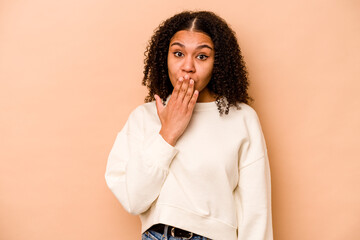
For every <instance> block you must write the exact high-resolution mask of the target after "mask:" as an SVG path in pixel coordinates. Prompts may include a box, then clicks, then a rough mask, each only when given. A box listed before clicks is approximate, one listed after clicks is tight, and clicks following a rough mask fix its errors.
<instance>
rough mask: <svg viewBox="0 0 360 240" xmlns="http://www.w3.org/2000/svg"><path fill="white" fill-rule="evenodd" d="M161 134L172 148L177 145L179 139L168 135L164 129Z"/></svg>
mask: <svg viewBox="0 0 360 240" xmlns="http://www.w3.org/2000/svg"><path fill="white" fill-rule="evenodd" d="M159 134H160V135H161V136H162V138H163V139H164V140H165V141H166V142H167V143H168V144H170V145H171V146H173V147H175V144H176V142H177V138H176V137H175V136H173V135H171V134H169V133H167V132H166V131H164V130H163V129H161V130H160V132H159Z"/></svg>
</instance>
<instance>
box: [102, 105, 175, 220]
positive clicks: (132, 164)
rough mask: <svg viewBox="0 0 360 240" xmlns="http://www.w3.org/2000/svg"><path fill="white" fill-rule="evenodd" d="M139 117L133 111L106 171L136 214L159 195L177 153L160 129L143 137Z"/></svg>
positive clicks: (108, 180)
mask: <svg viewBox="0 0 360 240" xmlns="http://www.w3.org/2000/svg"><path fill="white" fill-rule="evenodd" d="M137 113H138V112H137ZM139 117H140V118H141V116H136V114H132V115H131V116H130V117H129V120H128V121H127V123H126V124H125V126H124V128H123V129H122V130H121V131H120V132H119V133H118V135H117V137H116V140H115V143H114V145H113V147H112V149H111V151H110V154H109V157H108V163H107V167H106V173H105V179H106V183H107V185H108V186H109V188H110V190H111V191H112V192H113V193H114V195H115V196H116V198H117V199H118V200H119V201H120V203H121V204H122V205H123V207H124V208H125V209H126V210H127V211H128V212H129V213H131V214H134V215H136V214H140V213H142V212H145V211H146V210H147V209H148V208H149V207H150V206H151V204H152V203H153V201H154V200H155V199H156V198H157V197H158V195H159V193H160V190H161V187H162V185H163V183H164V181H165V179H166V177H167V175H168V170H169V165H170V163H171V161H172V159H173V158H174V156H175V155H176V153H177V150H176V149H175V148H174V147H172V146H171V145H169V144H168V143H167V142H166V141H165V140H164V139H163V138H162V137H161V136H160V135H159V134H158V133H156V134H154V135H152V136H150V137H149V138H148V139H143V137H142V136H141V135H140V134H139V129H140V127H139V126H138V124H137V122H139V120H142V119H137V118H139Z"/></svg>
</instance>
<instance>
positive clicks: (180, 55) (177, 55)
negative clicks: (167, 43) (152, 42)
mask: <svg viewBox="0 0 360 240" xmlns="http://www.w3.org/2000/svg"><path fill="white" fill-rule="evenodd" d="M174 55H175V57H182V56H184V54H183V53H182V52H179V51H177V52H174Z"/></svg>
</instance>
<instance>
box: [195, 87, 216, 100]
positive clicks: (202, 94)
mask: <svg viewBox="0 0 360 240" xmlns="http://www.w3.org/2000/svg"><path fill="white" fill-rule="evenodd" d="M215 100H216V98H215V97H214V96H212V95H211V93H210V91H209V90H208V89H207V88H205V89H204V90H202V91H201V92H200V93H199V96H198V98H197V101H196V102H213V101H215Z"/></svg>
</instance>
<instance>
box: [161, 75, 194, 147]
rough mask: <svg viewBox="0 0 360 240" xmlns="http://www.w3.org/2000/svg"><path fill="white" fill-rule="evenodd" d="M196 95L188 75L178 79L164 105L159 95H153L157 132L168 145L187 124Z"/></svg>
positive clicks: (175, 140) (172, 142)
mask: <svg viewBox="0 0 360 240" xmlns="http://www.w3.org/2000/svg"><path fill="white" fill-rule="evenodd" d="M198 96H199V92H198V91H197V90H195V91H194V80H192V79H189V76H188V75H186V76H185V77H180V78H179V79H178V81H177V82H176V85H175V87H174V90H173V92H172V94H171V97H170V99H169V101H168V103H167V105H166V106H165V107H164V105H163V104H162V102H161V99H160V97H159V96H158V95H155V100H156V109H157V114H158V116H159V118H160V122H161V129H160V132H159V133H160V135H161V136H162V137H163V138H164V139H165V141H166V142H168V143H169V144H170V145H172V146H175V144H176V142H177V140H178V139H179V138H180V136H181V135H182V134H183V133H184V131H185V129H186V127H187V126H188V124H189V122H190V119H191V116H192V114H193V110H194V107H195V104H196V101H197V98H198Z"/></svg>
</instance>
